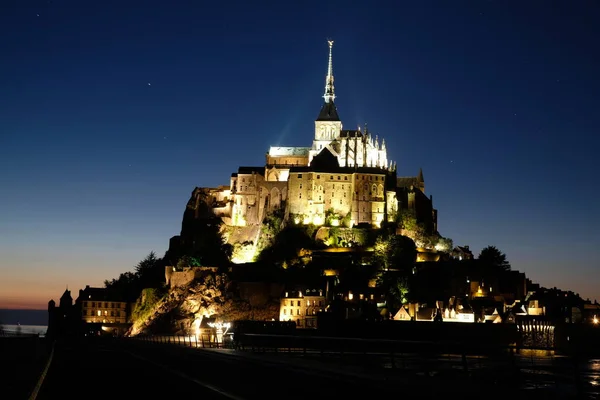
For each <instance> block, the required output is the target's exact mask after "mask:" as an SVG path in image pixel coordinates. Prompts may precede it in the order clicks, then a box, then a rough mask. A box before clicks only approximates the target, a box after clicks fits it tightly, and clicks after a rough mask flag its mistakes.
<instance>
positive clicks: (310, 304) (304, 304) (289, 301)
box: [279, 289, 326, 328]
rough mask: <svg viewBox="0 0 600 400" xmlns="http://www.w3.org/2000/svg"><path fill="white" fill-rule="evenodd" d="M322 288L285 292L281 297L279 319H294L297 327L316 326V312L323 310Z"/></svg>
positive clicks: (323, 297)
mask: <svg viewBox="0 0 600 400" xmlns="http://www.w3.org/2000/svg"><path fill="white" fill-rule="evenodd" d="M325 307H326V304H325V296H323V291H322V290H317V289H312V290H306V291H305V292H302V291H294V292H286V293H285V297H282V298H281V306H280V309H279V320H280V321H294V322H295V323H296V326H297V327H298V328H316V327H317V313H319V312H322V311H324V310H325Z"/></svg>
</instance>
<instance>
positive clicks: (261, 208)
mask: <svg viewBox="0 0 600 400" xmlns="http://www.w3.org/2000/svg"><path fill="white" fill-rule="evenodd" d="M328 43H329V59H328V66H327V76H326V79H325V93H324V95H323V99H324V102H323V105H322V107H321V110H320V112H319V114H318V116H317V118H316V120H315V131H314V137H313V140H312V145H311V146H310V147H271V148H270V149H269V151H268V153H267V155H266V163H265V165H264V166H260V167H240V168H239V169H238V171H237V172H236V173H233V174H232V175H231V180H230V183H229V185H228V186H220V187H218V188H196V190H195V192H194V194H195V195H193V196H192V200H193V199H194V198H195V199H196V200H195V202H196V204H190V205H189V206H191V207H193V208H196V209H197V205H198V202H199V201H203V202H204V203H205V204H207V205H208V207H209V208H210V209H211V210H212V212H213V213H214V214H215V215H217V216H219V217H221V219H222V220H223V222H224V223H225V224H226V225H227V226H236V227H248V228H250V227H260V225H261V223H262V221H263V219H264V217H265V216H266V215H268V213H272V212H276V211H279V212H281V213H282V215H284V217H285V219H286V221H288V222H293V223H297V224H315V225H323V224H324V223H325V221H326V219H327V220H328V221H329V223H330V224H331V225H334V226H336V225H346V226H347V227H353V226H357V225H362V226H364V225H365V224H368V225H371V226H374V227H378V226H380V224H381V223H382V222H383V221H385V220H392V219H393V218H395V215H396V214H397V212H398V211H399V210H400V209H409V210H414V211H415V213H416V216H417V218H418V219H419V220H420V222H422V223H424V224H425V225H426V226H428V229H429V230H430V231H432V232H436V231H437V211H436V210H435V209H434V208H433V205H432V199H431V197H429V198H428V197H427V196H425V182H424V179H423V173H422V171H419V174H418V175H416V176H409V177H397V173H396V163H395V162H391V161H389V160H388V155H387V149H386V144H385V140H384V139H381V140H380V139H379V137H378V136H377V135H373V134H371V133H370V132H369V131H368V130H367V128H364V129H362V130H361V129H360V128H358V129H344V127H343V125H342V121H341V120H340V117H339V115H338V112H337V108H336V105H335V99H336V96H335V88H334V78H333V61H332V48H333V42H332V41H330V42H328ZM258 230H259V229H256V234H257V235H258ZM244 236H246V237H248V234H245V235H244ZM250 236H253V235H252V234H251V235H250Z"/></svg>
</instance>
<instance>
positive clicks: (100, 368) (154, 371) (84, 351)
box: [37, 342, 236, 400]
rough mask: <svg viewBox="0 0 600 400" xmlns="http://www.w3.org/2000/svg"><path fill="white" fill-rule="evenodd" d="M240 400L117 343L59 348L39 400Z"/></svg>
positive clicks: (67, 345) (70, 345) (64, 344)
mask: <svg viewBox="0 0 600 400" xmlns="http://www.w3.org/2000/svg"><path fill="white" fill-rule="evenodd" d="M160 398H165V399H172V398H173V399H186V398H202V399H218V400H220V399H232V398H233V399H236V398H235V397H228V396H227V395H226V394H222V393H219V391H218V389H217V388H214V387H211V386H210V385H209V386H206V385H205V384H204V382H202V381H199V380H197V379H195V378H194V377H193V376H192V375H188V374H186V373H184V372H183V371H181V370H180V369H175V370H171V369H169V368H164V367H162V366H161V365H157V364H155V363H153V362H151V361H149V360H148V359H146V358H145V357H143V356H142V355H138V354H136V353H133V352H130V351H129V350H128V349H126V348H123V347H122V346H118V345H115V343H113V342H77V343H71V344H69V343H62V344H57V345H56V348H55V354H54V359H53V361H52V364H51V366H50V369H49V371H48V374H47V376H46V378H45V380H44V383H43V384H42V387H41V390H40V392H39V394H38V396H37V400H46V399H48V400H50V399H65V400H67V399H77V400H79V399H103V400H106V399H128V400H131V399H160Z"/></svg>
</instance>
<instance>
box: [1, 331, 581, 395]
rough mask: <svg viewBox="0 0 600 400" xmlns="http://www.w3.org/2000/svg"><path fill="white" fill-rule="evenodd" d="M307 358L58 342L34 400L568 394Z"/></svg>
mask: <svg viewBox="0 0 600 400" xmlns="http://www.w3.org/2000/svg"><path fill="white" fill-rule="evenodd" d="M308 361H309V360H303V359H294V358H290V357H285V356H284V355H283V354H281V355H279V356H278V357H275V358H274V357H266V356H261V355H251V356H250V355H248V354H243V353H240V352H236V351H233V350H229V351H226V350H216V349H213V350H203V349H193V348H185V347H182V346H174V345H161V344H154V343H145V342H141V341H137V340H132V339H129V340H110V339H108V340H107V339H93V340H82V341H71V342H62V343H61V342H59V343H57V344H56V347H55V353H54V358H53V361H52V363H51V366H50V369H49V372H48V374H47V376H46V378H45V381H44V383H43V385H42V387H41V390H40V392H39V395H38V397H37V399H42V400H44V399H84V398H85V399H103V400H104V399H128V400H129V399H160V398H203V399H237V400H241V399H256V398H260V399H264V400H267V399H278V400H280V399H282V398H285V399H286V400H287V399H303V400H306V399H307V398H310V399H311V400H314V399H338V398H340V399H342V398H349V399H354V398H364V397H370V398H376V397H382V396H385V397H386V398H398V397H405V398H410V399H424V398H436V399H445V398H461V399H481V398H482V397H483V398H486V399H500V398H502V399H506V398H512V399H520V398H523V399H526V398H527V399H530V398H569V397H570V396H566V395H565V393H556V392H555V393H552V391H551V392H547V391H544V392H538V391H536V392H531V391H527V390H525V391H523V390H522V389H521V388H520V385H519V384H516V383H517V382H515V381H516V380H517V379H518V377H516V376H515V377H512V376H508V375H503V376H494V375H495V374H494V372H492V371H490V372H489V373H487V374H486V375H484V376H477V377H476V379H473V377H465V376H463V375H461V372H460V371H456V372H452V371H449V372H448V373H444V374H436V375H434V376H429V375H427V374H425V375H423V374H421V375H415V374H413V373H409V372H405V373H404V372H402V373H400V374H395V376H394V377H390V376H382V375H381V374H380V373H377V372H373V373H372V374H369V371H368V370H367V371H362V372H361V373H360V374H359V373H357V374H351V373H349V372H348V370H347V369H345V368H342V367H341V366H339V365H338V366H336V365H335V363H324V362H321V363H319V364H320V365H317V364H315V363H314V362H313V363H312V364H311V363H310V362H308ZM3 371H4V368H3ZM23 371H24V370H23ZM16 375H17V374H16V373H15V374H13V376H16ZM3 379H4V378H3ZM36 380H37V377H36V378H35V379H31V378H29V379H27V380H25V379H21V380H17V381H15V384H14V385H12V386H13V387H17V388H19V387H22V389H23V390H21V391H20V392H19V391H13V392H12V394H10V395H7V392H5V391H3V390H1V389H0V399H5V398H6V399H21V398H23V399H27V398H28V397H29V396H28V394H29V393H30V390H29V388H27V390H25V389H26V388H25V386H27V385H29V386H34V385H35V383H34V381H36ZM571 398H572V397H571ZM586 398H590V397H587V396H586Z"/></svg>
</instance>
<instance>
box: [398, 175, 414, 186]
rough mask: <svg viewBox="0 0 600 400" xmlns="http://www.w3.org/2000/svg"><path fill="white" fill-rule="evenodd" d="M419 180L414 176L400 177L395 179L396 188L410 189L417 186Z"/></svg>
mask: <svg viewBox="0 0 600 400" xmlns="http://www.w3.org/2000/svg"><path fill="white" fill-rule="evenodd" d="M418 183H419V179H418V178H417V177H416V176H400V177H398V178H396V186H397V187H411V186H417V185H418Z"/></svg>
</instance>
